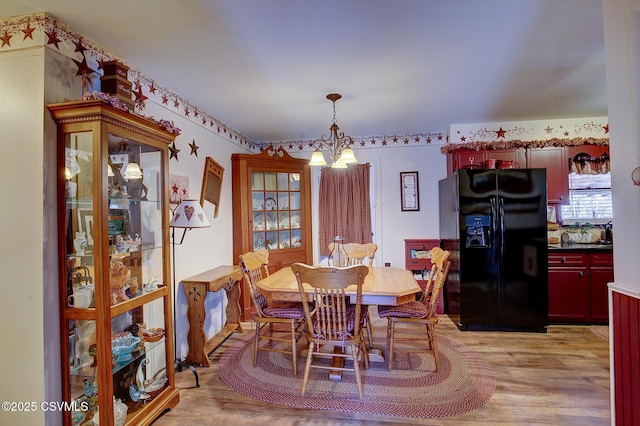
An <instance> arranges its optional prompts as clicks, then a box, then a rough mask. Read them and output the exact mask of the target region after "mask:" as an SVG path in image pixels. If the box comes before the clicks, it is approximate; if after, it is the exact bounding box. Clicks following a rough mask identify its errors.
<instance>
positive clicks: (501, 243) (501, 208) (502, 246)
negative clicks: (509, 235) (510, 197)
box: [498, 197, 505, 265]
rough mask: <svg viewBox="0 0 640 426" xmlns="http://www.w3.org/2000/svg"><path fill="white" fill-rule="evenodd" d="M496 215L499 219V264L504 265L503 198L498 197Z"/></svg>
mask: <svg viewBox="0 0 640 426" xmlns="http://www.w3.org/2000/svg"><path fill="white" fill-rule="evenodd" d="M498 207H499V210H498V215H499V217H500V264H501V265H502V263H504V226H505V225H504V198H502V197H498Z"/></svg>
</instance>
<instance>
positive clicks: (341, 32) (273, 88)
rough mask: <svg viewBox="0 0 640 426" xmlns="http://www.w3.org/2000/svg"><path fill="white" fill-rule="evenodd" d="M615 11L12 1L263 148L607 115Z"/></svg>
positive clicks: (439, 1)
mask: <svg viewBox="0 0 640 426" xmlns="http://www.w3.org/2000/svg"><path fill="white" fill-rule="evenodd" d="M601 1H602V0H395V1H392V0H322V1H305V0H179V1H176V0H134V1H132V0H100V1H98V0H2V1H1V2H0V17H4V18H6V17H11V16H18V15H26V14H30V13H33V12H48V13H50V14H51V15H53V16H54V17H56V18H57V19H59V20H61V21H62V22H64V23H66V24H67V25H69V26H71V27H72V28H73V29H75V30H77V31H79V32H80V33H81V34H83V35H84V36H86V37H88V38H90V39H91V40H93V41H95V42H96V43H98V44H99V45H101V46H104V47H105V48H106V49H108V50H109V51H111V52H113V53H114V54H115V55H117V56H119V57H120V58H122V59H123V60H125V61H126V62H127V63H128V64H130V65H131V66H133V67H135V68H137V69H139V70H141V71H142V72H144V73H145V74H147V75H148V76H149V77H151V78H153V79H154V80H156V81H157V82H159V83H160V84H161V85H163V86H165V87H167V88H169V89H171V90H172V91H174V92H176V93H178V94H179V95H181V96H183V97H184V98H186V99H188V100H189V101H190V102H191V103H193V104H194V105H196V106H198V107H200V108H201V109H202V110H204V111H206V112H207V113H209V114H211V115H213V116H214V117H216V118H218V119H220V120H222V121H224V122H225V123H227V124H229V125H230V126H231V127H233V128H234V129H236V130H238V131H240V132H241V133H243V134H245V135H247V136H248V137H250V138H252V139H253V140H254V141H256V142H262V141H270V140H274V141H275V140H278V141H283V140H298V139H311V138H318V137H320V136H321V135H323V134H327V133H328V127H329V125H330V124H331V119H332V110H331V102H330V101H328V100H327V99H325V95H326V94H327V93H331V92H338V93H341V94H342V95H343V98H342V99H341V100H340V101H338V102H337V103H336V111H337V121H338V124H339V126H340V128H341V130H343V131H344V132H345V133H346V134H348V135H351V136H370V135H371V136H372V135H394V134H410V133H426V132H438V131H446V129H447V127H448V126H449V125H450V124H456V123H457V124H460V123H477V122H493V121H512V120H535V119H544V118H570V117H593V116H606V115H607V103H606V87H605V57H604V36H603V23H602V4H601Z"/></svg>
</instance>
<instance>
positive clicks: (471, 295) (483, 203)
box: [439, 169, 549, 332]
mask: <svg viewBox="0 0 640 426" xmlns="http://www.w3.org/2000/svg"><path fill="white" fill-rule="evenodd" d="M439 201H440V239H441V241H442V246H443V248H444V249H447V250H450V251H452V260H453V262H452V267H451V271H450V274H449V277H448V279H447V282H446V286H445V292H444V297H445V304H446V309H447V314H448V315H449V317H450V318H451V319H452V320H453V321H454V322H455V323H456V324H457V325H458V328H460V329H461V330H504V331H535V332H546V326H547V325H548V323H549V315H548V276H547V274H548V262H547V252H548V247H547V180H546V170H545V169H461V170H459V171H457V172H456V173H455V174H454V175H453V176H450V177H448V178H446V179H443V180H441V181H440V182H439Z"/></svg>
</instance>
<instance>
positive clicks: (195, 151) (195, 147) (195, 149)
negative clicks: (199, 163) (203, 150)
mask: <svg viewBox="0 0 640 426" xmlns="http://www.w3.org/2000/svg"><path fill="white" fill-rule="evenodd" d="M189 146H190V147H191V154H190V155H193V154H195V156H196V157H197V156H198V148H200V147H199V146H198V145H196V140H195V139H193V142H191V143H190V144H189Z"/></svg>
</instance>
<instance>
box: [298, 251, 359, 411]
mask: <svg viewBox="0 0 640 426" xmlns="http://www.w3.org/2000/svg"><path fill="white" fill-rule="evenodd" d="M291 270H292V271H293V273H294V274H295V276H296V280H297V281H298V290H299V291H300V296H301V298H302V300H303V302H302V304H303V307H304V313H305V319H306V322H307V341H308V342H309V350H308V353H307V362H306V365H305V369H304V378H303V380H302V395H304V394H305V392H306V389H307V381H308V379H309V371H310V370H311V368H319V369H325V370H337V371H353V372H354V373H355V376H356V383H357V385H358V393H359V394H360V399H362V398H363V397H364V385H363V382H362V376H361V368H362V362H363V361H364V364H365V367H367V368H368V367H369V358H368V355H367V351H366V348H365V344H364V339H363V337H362V312H361V309H362V284H363V282H364V277H365V276H366V275H367V274H368V273H369V268H367V267H366V266H364V265H355V266H347V267H344V268H336V267H315V266H309V265H305V264H302V263H294V264H293V265H292V266H291ZM305 285H308V286H311V288H312V289H313V292H312V293H310V296H311V299H312V302H313V305H312V304H311V302H309V300H308V299H309V296H308V295H307V290H306V289H305ZM349 286H355V287H356V303H355V304H353V303H351V304H350V303H348V301H349V295H347V294H346V293H345V289H346V288H347V287H349ZM325 345H333V346H334V350H333V352H326V351H322V350H321V347H322V346H325ZM327 358H331V359H335V358H338V359H339V360H341V361H346V360H347V359H351V361H352V364H353V366H352V367H351V368H349V367H346V366H345V365H342V366H340V365H335V364H336V363H335V362H334V363H331V364H329V363H327V362H326V359H327ZM321 359H323V360H324V362H322V361H321ZM314 360H316V361H319V362H316V363H314Z"/></svg>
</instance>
